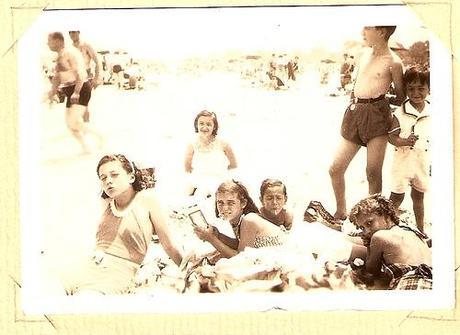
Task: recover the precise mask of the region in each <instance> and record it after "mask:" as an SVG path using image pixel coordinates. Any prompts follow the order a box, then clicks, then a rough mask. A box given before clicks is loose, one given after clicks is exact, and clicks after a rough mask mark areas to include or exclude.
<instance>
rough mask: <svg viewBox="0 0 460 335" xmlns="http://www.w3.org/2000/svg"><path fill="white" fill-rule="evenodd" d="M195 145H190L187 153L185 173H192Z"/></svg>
mask: <svg viewBox="0 0 460 335" xmlns="http://www.w3.org/2000/svg"><path fill="white" fill-rule="evenodd" d="M192 159H193V145H192V143H190V144H189V145H188V146H187V150H186V151H185V161H184V166H185V172H188V173H192Z"/></svg>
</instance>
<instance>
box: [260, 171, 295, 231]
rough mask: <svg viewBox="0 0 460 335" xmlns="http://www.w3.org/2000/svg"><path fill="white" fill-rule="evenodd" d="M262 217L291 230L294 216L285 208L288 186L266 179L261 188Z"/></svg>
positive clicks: (278, 181)
mask: <svg viewBox="0 0 460 335" xmlns="http://www.w3.org/2000/svg"><path fill="white" fill-rule="evenodd" d="M260 202H261V203H262V207H261V208H260V215H261V216H262V217H263V218H264V219H266V220H268V221H270V222H272V223H274V224H275V225H277V226H279V227H281V228H283V229H284V230H290V229H291V227H292V221H293V219H294V216H293V214H292V213H291V212H290V211H288V210H287V209H286V208H285V205H286V202H287V192H286V185H284V184H283V182H281V181H280V180H277V179H265V180H264V181H263V182H262V185H261V186H260Z"/></svg>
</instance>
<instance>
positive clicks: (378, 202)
mask: <svg viewBox="0 0 460 335" xmlns="http://www.w3.org/2000/svg"><path fill="white" fill-rule="evenodd" d="M371 213H374V214H378V215H382V216H383V217H385V218H389V219H390V220H391V221H392V222H393V223H394V224H396V225H398V224H399V217H398V215H397V214H396V210H395V208H394V207H393V202H392V201H390V200H388V199H387V198H385V197H383V196H382V195H381V194H379V193H377V194H374V195H371V196H369V197H367V198H364V199H363V200H361V201H359V202H358V203H357V204H356V205H354V206H353V208H352V209H351V211H350V221H351V222H352V223H353V224H355V225H356V220H357V218H358V216H359V215H362V214H371Z"/></svg>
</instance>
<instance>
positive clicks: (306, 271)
mask: <svg viewBox="0 0 460 335" xmlns="http://www.w3.org/2000/svg"><path fill="white" fill-rule="evenodd" d="M158 264H159V266H158V265H157V266H156V268H155V266H154V265H149V266H152V267H153V268H154V269H155V271H153V272H152V276H151V277H150V278H149V279H148V280H147V281H144V282H142V283H138V287H135V288H133V289H132V290H131V293H143V294H154V293H159V292H176V293H218V292H221V293H232V292H295V291H306V290H311V289H320V288H322V289H328V290H359V289H363V288H364V285H363V284H362V283H361V282H360V280H359V279H358V278H357V277H356V276H355V275H354V273H353V271H352V269H351V267H350V266H348V265H344V264H341V263H336V262H328V263H326V264H324V263H322V261H318V260H316V259H315V258H314V257H313V256H312V254H311V253H310V254H309V253H307V252H305V253H302V252H298V250H297V252H293V250H289V249H288V248H286V247H266V248H257V249H254V248H247V249H245V250H244V251H243V252H241V253H239V254H238V255H236V256H234V257H232V258H228V259H227V258H220V256H219V254H218V253H217V252H212V253H208V254H206V255H203V256H200V257H197V258H193V259H190V260H189V261H188V263H187V264H186V265H184V266H183V268H182V269H179V268H178V267H176V266H174V265H173V264H171V263H169V264H166V263H161V262H160V263H158Z"/></svg>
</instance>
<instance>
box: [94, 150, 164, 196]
mask: <svg viewBox="0 0 460 335" xmlns="http://www.w3.org/2000/svg"><path fill="white" fill-rule="evenodd" d="M116 161H118V162H120V164H121V167H122V168H123V170H125V171H126V172H127V173H133V174H134V182H133V184H132V185H133V189H134V191H136V192H139V191H142V190H144V189H146V188H153V187H154V186H155V176H154V175H155V169H154V168H146V169H138V168H137V166H136V165H135V164H134V162H131V161H130V160H128V159H127V158H126V157H125V155H122V154H115V155H105V156H104V157H102V158H101V159H100V160H99V163H98V164H97V168H96V173H97V175H98V177H99V169H100V167H101V166H102V165H104V164H105V163H108V162H116ZM108 197H109V196H108V195H107V194H106V193H105V192H104V191H102V193H101V198H103V199H107V198H108Z"/></svg>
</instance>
